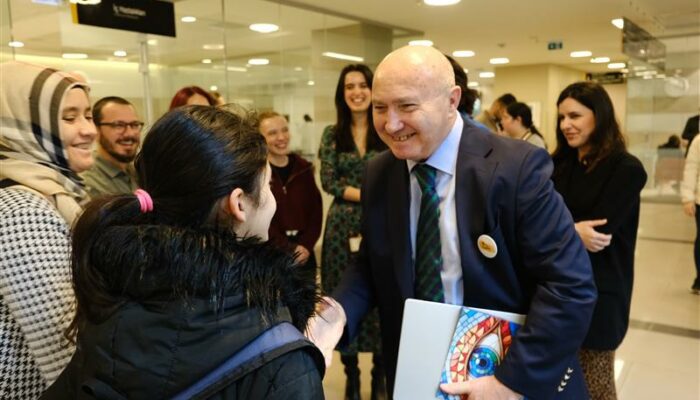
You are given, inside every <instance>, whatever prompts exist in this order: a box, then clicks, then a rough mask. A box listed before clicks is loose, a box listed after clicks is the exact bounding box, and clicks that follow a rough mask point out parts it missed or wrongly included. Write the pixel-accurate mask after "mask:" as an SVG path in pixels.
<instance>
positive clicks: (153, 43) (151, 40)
mask: <svg viewBox="0 0 700 400" xmlns="http://www.w3.org/2000/svg"><path fill="white" fill-rule="evenodd" d="M146 43H148V45H149V46H157V45H158V41H157V40H156V39H148V40H147V41H146Z"/></svg>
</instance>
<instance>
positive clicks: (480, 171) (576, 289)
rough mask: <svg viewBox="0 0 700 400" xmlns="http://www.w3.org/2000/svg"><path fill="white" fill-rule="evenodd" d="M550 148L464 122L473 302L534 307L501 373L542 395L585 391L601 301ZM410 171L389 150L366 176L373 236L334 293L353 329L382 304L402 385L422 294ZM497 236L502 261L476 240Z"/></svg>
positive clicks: (468, 301) (467, 264)
mask: <svg viewBox="0 0 700 400" xmlns="http://www.w3.org/2000/svg"><path fill="white" fill-rule="evenodd" d="M551 172H552V163H551V160H550V158H549V155H548V154H547V152H545V151H544V150H542V149H538V148H536V147H535V146H532V145H530V144H528V143H526V142H524V141H516V140H512V139H507V138H503V137H500V136H497V135H494V134H491V133H490V132H488V131H487V130H485V129H483V128H480V127H477V126H476V125H474V124H473V123H472V122H471V121H468V120H465V121H464V130H463V132H462V138H461V141H460V145H459V154H458V161H457V172H456V178H455V179H457V182H456V193H455V196H456V208H457V210H456V211H457V228H458V232H459V238H460V244H459V248H460V255H461V262H462V271H463V278H464V279H463V282H464V304H465V305H468V306H474V307H482V308H489V309H497V310H502V311H509V312H515V313H521V314H527V322H526V323H525V325H524V326H523V327H522V329H521V330H520V331H519V333H518V335H517V336H516V337H515V340H514V342H513V345H512V346H511V348H510V351H509V353H508V354H507V356H506V357H505V359H504V360H503V362H502V363H501V365H500V366H499V368H498V369H497V371H496V377H497V378H498V379H499V380H500V381H501V382H503V383H504V384H505V385H506V386H508V387H510V388H511V389H512V390H514V391H516V392H519V393H521V394H524V395H525V396H527V397H528V398H533V399H551V398H555V397H556V396H557V395H559V396H560V397H561V398H567V399H572V398H576V399H578V398H586V397H587V392H586V389H585V384H584V383H583V377H582V375H581V373H580V369H579V368H578V364H577V361H576V351H577V350H578V348H579V345H580V344H581V341H582V340H583V337H584V335H585V333H586V331H587V329H588V325H589V322H590V317H591V313H592V311H593V306H594V304H595V299H596V290H595V286H594V284H593V277H592V273H591V266H590V262H589V260H588V256H587V254H586V252H585V249H584V248H583V245H582V244H581V241H580V240H579V237H578V236H577V234H576V232H575V231H574V228H573V221H572V219H571V215H570V214H569V212H568V210H567V209H566V206H565V205H564V202H563V201H562V199H561V197H560V196H559V195H558V194H557V193H556V192H555V191H554V189H553V186H552V182H551V180H550V176H551ZM409 203H410V197H409V176H408V171H407V168H406V162H405V161H404V160H398V159H396V158H395V157H394V156H393V155H392V154H391V153H390V152H384V153H382V154H381V155H379V156H377V157H376V158H374V159H373V160H372V161H370V163H369V165H368V168H367V171H366V174H365V179H364V183H363V185H362V213H363V224H362V235H363V241H362V246H361V249H360V257H359V261H358V264H357V265H353V266H349V267H348V268H347V269H346V271H345V275H344V276H343V280H342V282H341V284H340V285H339V287H338V289H337V290H336V292H335V293H334V297H335V298H336V299H338V301H339V302H340V303H341V304H342V306H343V307H344V308H345V311H346V313H347V318H348V324H347V330H346V336H345V337H344V340H346V339H348V338H350V337H352V336H353V335H354V334H355V333H356V331H357V326H358V323H359V322H360V321H361V319H362V318H363V316H364V315H365V313H366V312H367V310H368V309H369V308H370V307H371V306H373V305H377V306H378V308H379V315H380V323H381V328H382V344H383V350H384V357H385V360H386V369H387V378H388V387H389V390H390V393H391V391H393V384H394V379H395V375H396V361H397V358H398V348H399V338H400V335H401V321H402V317H403V307H404V301H405V300H406V299H407V298H411V297H413V296H414V288H413V281H414V268H413V260H412V256H411V248H410V246H411V245H410V238H409V215H408V214H409ZM484 233H485V234H488V235H490V236H491V237H492V238H493V239H494V240H495V241H496V243H497V245H498V254H497V255H496V257H495V258H492V259H488V258H486V257H484V256H483V255H482V254H481V253H480V252H479V251H478V249H477V247H476V242H477V238H478V237H479V236H480V235H481V234H484Z"/></svg>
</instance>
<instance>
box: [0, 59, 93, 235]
mask: <svg viewBox="0 0 700 400" xmlns="http://www.w3.org/2000/svg"><path fill="white" fill-rule="evenodd" d="M0 76H2V81H3V84H2V88H0V187H10V186H15V185H19V186H24V187H27V188H29V189H32V190H34V191H36V192H39V193H41V194H42V195H44V196H45V197H46V198H47V199H48V200H49V201H50V202H51V203H52V204H54V206H56V208H57V209H58V211H59V213H60V214H61V215H62V216H63V218H64V219H65V220H66V221H67V222H68V223H69V224H72V222H73V220H74V219H75V217H76V216H77V215H78V214H79V213H80V210H81V205H82V204H83V203H84V202H85V201H86V200H87V193H86V191H85V189H84V186H83V183H82V180H81V179H80V177H78V175H77V174H76V173H75V172H74V171H72V170H71V169H70V168H69V166H68V154H67V152H66V149H65V148H64V147H63V143H62V141H61V135H60V128H59V127H60V125H59V124H60V117H61V109H62V107H63V101H64V99H65V97H66V94H67V93H68V91H69V90H71V89H74V88H82V89H83V90H85V91H86V92H87V91H88V90H89V87H88V86H87V85H86V84H85V83H81V82H78V81H76V79H75V78H74V77H72V76H71V75H69V74H67V73H65V72H60V71H57V70H55V69H52V68H47V67H43V66H39V65H34V64H28V63H22V62H17V61H11V62H7V63H3V64H0Z"/></svg>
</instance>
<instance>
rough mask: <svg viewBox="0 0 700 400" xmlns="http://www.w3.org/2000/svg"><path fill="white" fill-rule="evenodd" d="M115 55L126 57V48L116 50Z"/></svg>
mask: <svg viewBox="0 0 700 400" xmlns="http://www.w3.org/2000/svg"><path fill="white" fill-rule="evenodd" d="M113 54H114V56H115V57H126V51H124V50H114V53H113Z"/></svg>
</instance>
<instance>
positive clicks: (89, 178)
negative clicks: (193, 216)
mask: <svg viewBox="0 0 700 400" xmlns="http://www.w3.org/2000/svg"><path fill="white" fill-rule="evenodd" d="M92 115H93V119H94V121H95V125H96V126H97V133H98V141H97V142H98V145H97V149H96V152H95V164H94V165H93V166H92V168H91V169H90V170H88V171H86V172H84V173H83V174H82V177H83V179H85V185H86V186H87V190H88V192H89V193H90V195H91V196H92V197H93V198H94V197H96V196H100V195H107V194H122V193H133V192H134V190H136V188H137V185H136V175H135V171H134V167H133V164H132V162H133V161H134V158H135V157H136V152H137V151H138V149H139V144H140V143H141V129H142V128H143V125H144V124H143V122H141V121H140V120H139V118H138V115H137V114H136V109H135V108H134V106H133V105H132V104H131V103H129V102H128V101H127V100H125V99H123V98H121V97H116V96H110V97H104V98H102V99H100V100H98V101H97V103H95V106H94V107H93V111H92Z"/></svg>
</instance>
